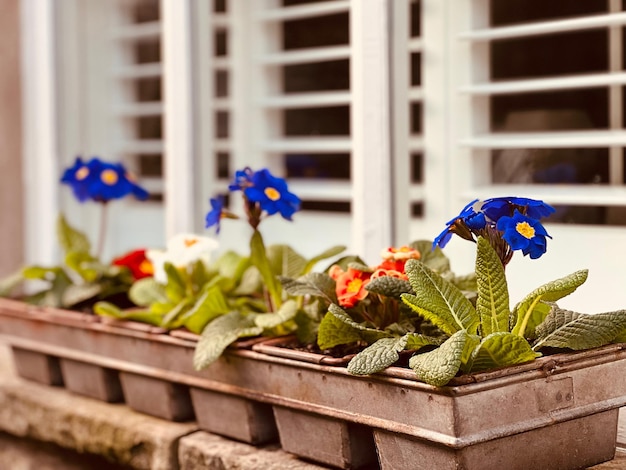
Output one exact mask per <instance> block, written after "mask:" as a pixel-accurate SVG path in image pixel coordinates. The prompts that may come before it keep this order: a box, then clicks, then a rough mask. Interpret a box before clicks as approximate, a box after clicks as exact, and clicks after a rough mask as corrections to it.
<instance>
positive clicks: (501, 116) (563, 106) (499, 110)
mask: <svg viewBox="0 0 626 470" xmlns="http://www.w3.org/2000/svg"><path fill="white" fill-rule="evenodd" d="M608 115H609V112H608V90H607V89H606V88H590V89H581V90H573V91H562V92H544V93H520V94H514V95H494V96H492V97H491V128H492V130H494V131H505V132H520V131H521V132H529V131H541V130H552V131H556V130H572V129H607V128H608V126H609V122H608Z"/></svg>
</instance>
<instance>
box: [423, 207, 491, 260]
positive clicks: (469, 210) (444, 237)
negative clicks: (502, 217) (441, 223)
mask: <svg viewBox="0 0 626 470" xmlns="http://www.w3.org/2000/svg"><path fill="white" fill-rule="evenodd" d="M476 209H479V210H478V211H477V210H476ZM486 224H487V221H486V219H485V214H483V212H482V211H481V210H480V203H479V201H478V199H474V200H473V201H472V202H470V203H469V204H467V205H466V206H465V207H464V208H463V210H462V211H461V213H460V214H459V215H457V216H456V217H455V218H453V219H451V220H449V221H448V222H447V223H446V228H445V229H444V230H443V231H442V232H441V233H440V234H439V235H438V236H437V237H436V238H435V240H434V241H433V249H435V247H437V246H438V247H439V248H444V247H445V246H446V245H447V244H448V242H449V241H450V238H452V234H453V233H456V234H457V235H459V236H460V237H462V238H465V239H467V240H473V239H474V237H473V236H472V232H474V231H478V230H481V229H483V228H485V225H486Z"/></svg>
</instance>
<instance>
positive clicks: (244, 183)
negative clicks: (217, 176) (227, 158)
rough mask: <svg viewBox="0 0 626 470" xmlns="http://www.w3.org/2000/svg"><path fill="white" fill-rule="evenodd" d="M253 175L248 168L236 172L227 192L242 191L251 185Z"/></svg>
mask: <svg viewBox="0 0 626 470" xmlns="http://www.w3.org/2000/svg"><path fill="white" fill-rule="evenodd" d="M253 175H254V173H253V172H252V170H251V169H250V167H246V168H244V169H243V170H237V171H236V172H235V177H234V178H233V180H232V182H231V183H230V184H229V185H228V190H229V191H243V190H244V189H245V188H247V187H248V186H250V185H251V184H252V176H253Z"/></svg>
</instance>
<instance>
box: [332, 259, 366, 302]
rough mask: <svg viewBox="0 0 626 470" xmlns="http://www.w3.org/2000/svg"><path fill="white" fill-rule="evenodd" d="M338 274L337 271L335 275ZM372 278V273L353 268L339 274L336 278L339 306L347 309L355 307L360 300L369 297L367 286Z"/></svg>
mask: <svg viewBox="0 0 626 470" xmlns="http://www.w3.org/2000/svg"><path fill="white" fill-rule="evenodd" d="M340 269H341V268H340ZM337 273H338V271H337V270H335V274H337ZM370 276H371V273H364V272H363V271H358V270H356V269H352V268H349V269H348V270H347V271H345V272H343V273H341V274H339V276H338V277H337V278H336V281H337V285H336V287H335V292H336V293H337V299H338V300H339V305H341V306H342V307H346V308H350V307H354V306H355V305H356V303H357V302H358V301H359V300H363V299H364V298H365V297H367V294H368V292H367V290H365V286H367V284H368V283H369V282H370ZM331 277H332V275H331Z"/></svg>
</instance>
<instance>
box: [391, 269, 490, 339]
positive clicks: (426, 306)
mask: <svg viewBox="0 0 626 470" xmlns="http://www.w3.org/2000/svg"><path fill="white" fill-rule="evenodd" d="M405 272H406V273H407V275H408V277H409V282H410V283H411V287H413V290H414V291H415V294H414V295H412V294H403V295H402V301H403V302H404V303H405V304H407V305H408V306H409V307H411V308H412V309H413V310H414V311H415V312H417V313H418V314H419V315H421V316H423V317H424V318H426V319H427V320H429V321H430V322H432V323H433V324H434V325H435V326H437V327H439V328H440V329H441V330H442V331H444V332H445V333H447V334H448V335H452V334H454V333H456V332H457V331H459V330H467V331H468V332H469V333H470V334H472V333H475V332H476V330H477V328H478V324H479V317H478V314H477V313H476V310H475V309H474V306H473V305H472V303H471V302H470V301H469V300H468V299H467V298H466V297H465V296H464V295H463V293H462V292H461V291H460V290H459V289H458V288H457V287H455V286H454V285H453V284H451V283H450V282H448V281H446V280H445V279H443V278H442V277H441V276H440V275H439V274H437V273H436V272H434V271H433V270H432V269H430V268H429V267H428V266H426V265H425V264H424V263H422V262H420V261H417V260H408V261H407V263H406V266H405Z"/></svg>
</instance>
